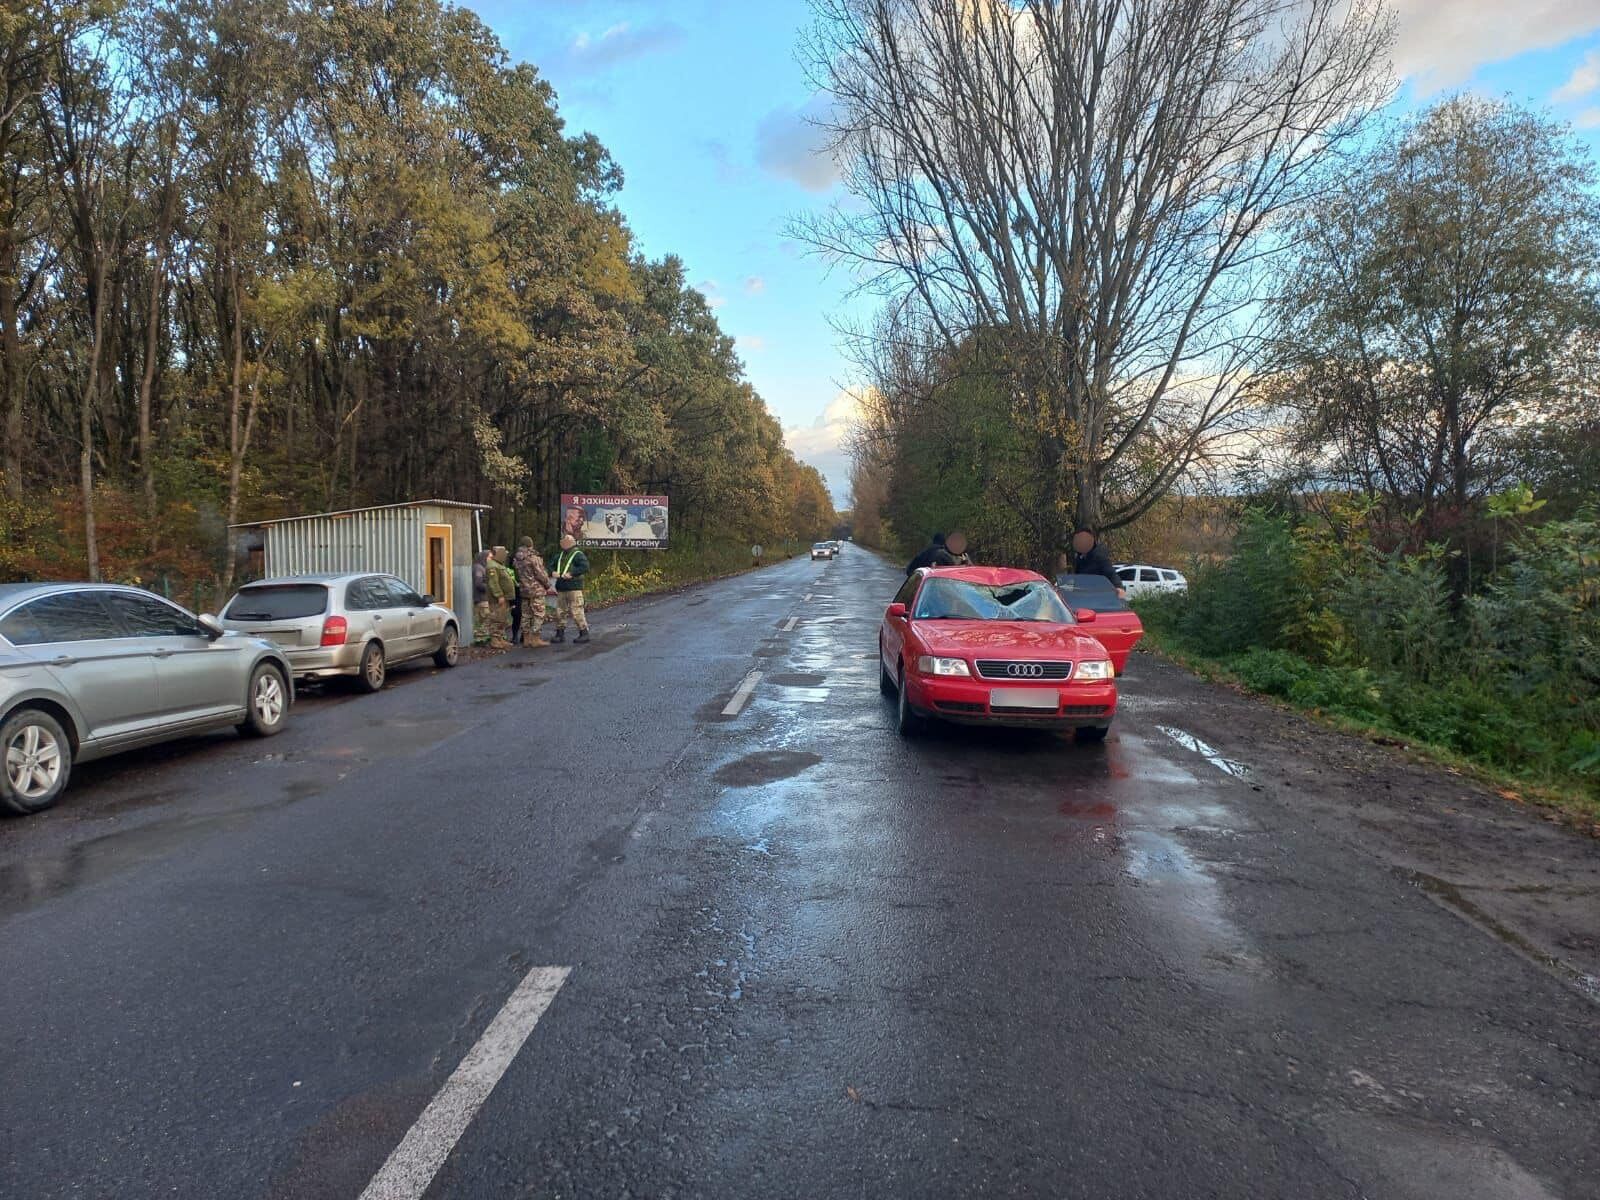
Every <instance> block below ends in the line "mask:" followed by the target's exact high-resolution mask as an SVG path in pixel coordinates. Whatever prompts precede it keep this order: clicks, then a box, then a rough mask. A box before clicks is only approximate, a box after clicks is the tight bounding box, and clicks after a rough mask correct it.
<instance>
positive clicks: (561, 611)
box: [550, 533, 589, 645]
mask: <svg viewBox="0 0 1600 1200" xmlns="http://www.w3.org/2000/svg"><path fill="white" fill-rule="evenodd" d="M588 573H589V558H588V555H586V554H584V552H583V551H582V550H579V549H578V539H577V538H575V537H573V536H572V535H571V534H570V533H569V534H566V535H565V536H563V537H562V539H561V549H560V550H558V551H556V553H555V554H554V555H553V556H552V560H551V562H550V578H551V579H552V580H553V581H554V582H555V585H556V636H555V637H554V638H553V639H551V640H552V641H557V642H564V641H566V640H567V618H568V617H569V616H570V617H571V618H572V623H573V624H574V625H576V626H577V627H578V636H577V637H575V638H573V639H572V640H573V641H574V642H576V643H578V644H580V645H581V644H582V643H584V642H587V641H588V640H589V618H588V617H587V616H585V615H584V612H583V577H584V576H585V575H587V574H588Z"/></svg>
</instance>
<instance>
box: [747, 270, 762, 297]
mask: <svg viewBox="0 0 1600 1200" xmlns="http://www.w3.org/2000/svg"><path fill="white" fill-rule="evenodd" d="M744 290H745V293H746V294H747V295H751V296H759V295H761V293H762V292H764V291H766V290H767V281H766V280H765V279H763V278H761V276H759V275H752V276H750V277H749V278H748V279H746V280H745V281H744Z"/></svg>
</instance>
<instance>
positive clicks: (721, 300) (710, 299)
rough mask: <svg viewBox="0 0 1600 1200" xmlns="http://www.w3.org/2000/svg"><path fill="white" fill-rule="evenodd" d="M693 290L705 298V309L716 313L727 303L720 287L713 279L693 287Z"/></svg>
mask: <svg viewBox="0 0 1600 1200" xmlns="http://www.w3.org/2000/svg"><path fill="white" fill-rule="evenodd" d="M695 290H696V291H697V292H699V293H700V294H701V295H702V296H704V297H705V298H706V307H707V308H709V309H710V310H711V311H712V312H716V311H717V309H719V308H721V307H722V306H723V305H724V304H726V303H727V302H728V298H727V297H726V296H724V295H723V294H722V285H721V284H720V283H718V282H717V281H716V280H715V279H705V280H702V281H701V282H699V283H697V284H696V285H695Z"/></svg>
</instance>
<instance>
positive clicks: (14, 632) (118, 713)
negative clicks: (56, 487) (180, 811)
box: [0, 583, 294, 813]
mask: <svg viewBox="0 0 1600 1200" xmlns="http://www.w3.org/2000/svg"><path fill="white" fill-rule="evenodd" d="M293 700H294V684H293V682H292V676H291V671H290V667H289V661H288V658H287V657H286V656H285V655H284V653H283V652H282V651H281V650H279V649H278V648H277V647H276V646H274V645H272V643H270V642H264V641H261V640H259V639H257V638H249V637H240V636H237V635H234V634H229V633H226V632H225V631H224V630H223V628H222V626H221V625H220V624H218V622H217V619H216V618H215V617H211V616H200V617H196V616H195V615H194V614H193V613H191V612H189V611H188V610H187V609H184V608H180V607H179V606H178V605H176V604H172V603H170V602H169V601H166V600H163V599H162V598H161V597H159V596H154V595H152V594H150V593H149V592H146V591H142V590H140V589H139V588H131V587H117V586H113V585H109V584H88V583H67V584H62V583H12V584H3V585H0V755H3V759H4V761H3V765H0V808H4V809H6V810H9V811H10V812H14V813H35V812H39V811H41V810H43V809H46V808H49V807H50V806H51V805H52V804H54V803H55V802H56V801H57V800H58V799H59V798H60V796H61V793H62V792H63V791H64V790H65V789H66V786H67V781H68V779H69V778H70V776H71V774H72V767H73V765H74V764H75V763H80V762H88V761H89V760H90V759H95V758H103V757H105V756H106V755H109V754H115V753H117V752H119V751H122V750H132V749H134V748H135V747H138V746H146V745H150V744H152V743H154V742H162V741H167V740H168V739H171V738H178V737H186V736H188V735H190V734H196V733H205V732H207V731H208V730H212V729H219V728H223V727H225V726H228V725H234V726H237V727H238V729H239V731H240V732H241V733H246V734H253V735H255V736H258V737H267V736H270V735H271V734H274V733H277V732H278V731H279V730H280V729H282V728H283V723H284V721H285V720H286V719H287V718H288V715H289V707H290V705H291V704H292V703H293Z"/></svg>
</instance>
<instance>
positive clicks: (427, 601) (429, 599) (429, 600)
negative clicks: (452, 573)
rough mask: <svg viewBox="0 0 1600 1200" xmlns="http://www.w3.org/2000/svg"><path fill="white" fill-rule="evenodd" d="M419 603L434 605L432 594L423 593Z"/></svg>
mask: <svg viewBox="0 0 1600 1200" xmlns="http://www.w3.org/2000/svg"><path fill="white" fill-rule="evenodd" d="M421 603H423V604H432V603H434V599H433V594H432V593H431V592H424V593H423V594H422V600H421Z"/></svg>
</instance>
